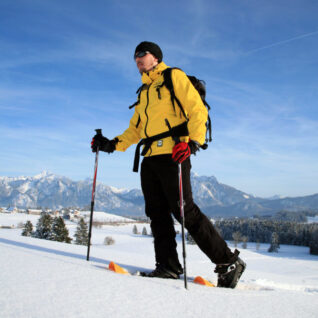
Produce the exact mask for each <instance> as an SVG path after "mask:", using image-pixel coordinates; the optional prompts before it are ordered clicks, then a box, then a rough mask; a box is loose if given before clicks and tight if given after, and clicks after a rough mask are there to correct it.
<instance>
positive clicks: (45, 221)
mask: <svg viewBox="0 0 318 318" xmlns="http://www.w3.org/2000/svg"><path fill="white" fill-rule="evenodd" d="M52 223H53V219H52V217H51V215H49V214H46V213H43V214H42V215H41V217H40V218H39V220H38V223H37V224H36V231H35V233H34V237H36V238H40V239H45V240H50V239H51V235H52Z"/></svg>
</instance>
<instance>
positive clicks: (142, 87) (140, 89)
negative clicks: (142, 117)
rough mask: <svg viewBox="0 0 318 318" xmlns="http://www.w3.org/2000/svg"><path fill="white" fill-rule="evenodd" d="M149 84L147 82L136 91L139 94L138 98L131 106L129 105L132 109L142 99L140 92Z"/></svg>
mask: <svg viewBox="0 0 318 318" xmlns="http://www.w3.org/2000/svg"><path fill="white" fill-rule="evenodd" d="M147 87H148V85H147V84H142V85H141V86H140V87H139V88H138V89H137V91H136V94H138V98H137V101H136V102H135V103H134V104H132V105H131V106H129V109H132V108H134V107H135V106H137V105H138V104H139V101H140V94H141V92H142V91H143V90H144V89H147Z"/></svg>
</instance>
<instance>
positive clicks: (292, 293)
mask: <svg viewBox="0 0 318 318" xmlns="http://www.w3.org/2000/svg"><path fill="white" fill-rule="evenodd" d="M0 223H1V216H0ZM32 223H33V222H32ZM33 224H34V223H33ZM34 225H35V224H34ZM136 225H137V228H138V230H139V232H141V231H142V228H143V226H146V227H147V231H148V233H149V232H150V229H149V225H145V224H136ZM68 226H69V225H68ZM133 226H134V224H127V225H120V226H109V225H107V226H103V227H102V228H93V236H92V243H93V245H92V247H91V257H90V261H89V262H87V261H86V251H87V248H86V247H85V246H78V245H74V244H64V243H59V242H53V241H46V240H39V239H35V238H29V237H22V236H21V229H12V230H9V229H0V255H1V270H0V282H1V286H2V288H1V290H2V297H1V298H0V317H44V318H45V317H57V316H61V317H74V318H75V317H76V318H78V317H94V318H95V317H121V318H122V317H124V318H125V317H147V318H148V317H198V316H200V318H202V317H211V316H213V317H244V318H246V317H251V318H252V317H253V318H254V317H288V318H290V317H317V312H318V257H317V256H312V255H309V251H308V248H306V247H295V246H281V249H280V250H279V253H277V254H269V253H267V252H266V250H267V248H268V245H265V244H262V245H261V246H260V250H259V251H257V252H256V250H255V244H252V243H249V244H248V249H246V250H243V249H241V248H240V247H239V249H240V250H241V257H242V259H244V261H246V263H247V269H246V271H245V273H244V274H243V276H242V279H241V281H240V283H239V284H238V286H237V288H236V289H234V290H232V289H221V288H209V287H204V286H199V285H195V284H193V283H189V290H185V289H184V286H183V280H160V279H151V278H141V277H136V276H126V275H119V274H115V273H113V272H110V271H108V270H106V269H105V268H106V267H107V266H108V264H109V262H110V261H114V262H116V263H117V264H119V265H121V266H123V267H124V268H126V269H128V270H129V271H132V272H133V271H135V270H137V269H138V270H140V269H144V270H151V269H153V267H154V252H153V243H152V241H153V238H152V237H150V236H147V237H146V236H142V235H134V234H132V229H133ZM75 228H76V226H74V224H72V225H71V226H69V231H70V236H73V234H74V232H75ZM106 236H112V237H113V238H114V239H115V244H114V245H110V246H105V245H104V244H103V241H104V238H105V237H106ZM231 248H234V247H233V246H231ZM178 251H179V258H180V261H181V262H182V258H181V257H182V250H181V238H180V236H178ZM187 267H188V276H189V277H194V276H196V275H201V276H203V277H205V278H207V279H209V280H211V281H212V282H214V283H215V282H216V275H215V273H213V269H214V265H213V264H211V262H210V261H209V260H208V259H207V258H206V256H205V255H204V254H203V253H202V252H201V251H200V250H199V249H198V247H197V246H195V245H187Z"/></svg>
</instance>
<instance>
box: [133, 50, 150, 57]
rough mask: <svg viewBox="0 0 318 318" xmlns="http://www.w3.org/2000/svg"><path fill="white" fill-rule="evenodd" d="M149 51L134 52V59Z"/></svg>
mask: <svg viewBox="0 0 318 318" xmlns="http://www.w3.org/2000/svg"><path fill="white" fill-rule="evenodd" d="M149 53H150V52H149V51H140V52H136V53H135V55H134V59H136V58H137V57H143V56H145V55H147V54H149Z"/></svg>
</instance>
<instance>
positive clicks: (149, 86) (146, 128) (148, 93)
mask: <svg viewBox="0 0 318 318" xmlns="http://www.w3.org/2000/svg"><path fill="white" fill-rule="evenodd" d="M150 86H151V84H150V85H149V86H148V87H147V104H146V107H145V115H146V117H147V121H146V125H145V135H146V137H147V138H148V137H149V136H148V134H147V126H148V120H149V117H148V114H147V108H148V106H149V88H150Z"/></svg>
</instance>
